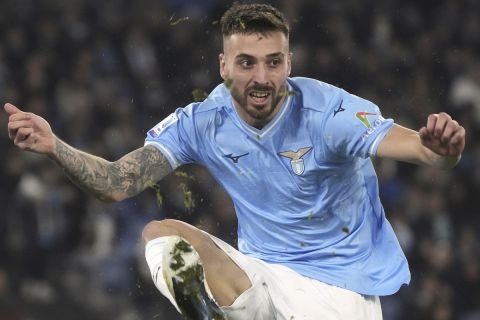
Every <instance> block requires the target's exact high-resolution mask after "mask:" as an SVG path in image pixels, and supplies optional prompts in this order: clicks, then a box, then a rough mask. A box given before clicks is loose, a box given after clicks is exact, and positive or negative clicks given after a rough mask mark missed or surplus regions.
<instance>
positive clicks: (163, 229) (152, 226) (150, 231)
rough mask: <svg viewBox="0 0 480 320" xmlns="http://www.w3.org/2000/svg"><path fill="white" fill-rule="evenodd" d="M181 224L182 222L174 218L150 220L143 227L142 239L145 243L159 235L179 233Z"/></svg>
mask: <svg viewBox="0 0 480 320" xmlns="http://www.w3.org/2000/svg"><path fill="white" fill-rule="evenodd" d="M183 225H184V223H183V222H181V221H179V220H174V219H165V220H154V221H150V222H149V223H147V224H146V225H145V227H144V228H143V232H142V238H143V241H144V242H145V243H147V242H148V241H150V240H153V239H156V238H159V237H164V236H174V235H181V231H180V229H181V228H182V227H183Z"/></svg>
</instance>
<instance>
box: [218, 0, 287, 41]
mask: <svg viewBox="0 0 480 320" xmlns="http://www.w3.org/2000/svg"><path fill="white" fill-rule="evenodd" d="M220 26H221V28H222V35H223V37H224V38H225V37H228V36H230V35H232V34H235V33H244V34H249V33H266V32H271V31H280V32H282V33H283V34H284V35H285V36H286V37H287V38H288V37H289V34H290V27H289V25H288V22H287V20H286V19H285V17H284V16H283V14H282V13H281V12H280V11H279V10H278V9H277V8H275V7H273V6H271V5H269V4H261V3H254V4H239V3H237V2H235V3H234V4H233V5H232V6H231V7H230V9H228V10H227V11H226V12H225V13H224V14H223V16H222V19H221V20H220Z"/></svg>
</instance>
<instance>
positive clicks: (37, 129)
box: [4, 103, 56, 154]
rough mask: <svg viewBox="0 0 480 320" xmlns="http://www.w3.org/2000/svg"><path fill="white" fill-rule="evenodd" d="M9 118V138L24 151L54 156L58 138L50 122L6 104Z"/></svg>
mask: <svg viewBox="0 0 480 320" xmlns="http://www.w3.org/2000/svg"><path fill="white" fill-rule="evenodd" d="M4 108H5V111H6V112H7V113H8V114H9V115H10V116H9V118H8V136H9V137H10V139H11V140H13V142H14V144H15V145H16V146H17V147H19V148H20V149H22V150H28V151H33V152H37V153H44V154H53V153H54V151H55V140H56V137H55V135H54V134H53V132H52V129H51V128H50V125H49V124H48V122H47V121H46V120H45V119H43V118H42V117H40V116H38V115H36V114H33V113H30V112H23V111H22V110H20V109H18V108H17V107H15V106H14V105H13V104H10V103H6V104H5V106H4Z"/></svg>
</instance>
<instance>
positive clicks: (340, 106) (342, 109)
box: [333, 99, 345, 117]
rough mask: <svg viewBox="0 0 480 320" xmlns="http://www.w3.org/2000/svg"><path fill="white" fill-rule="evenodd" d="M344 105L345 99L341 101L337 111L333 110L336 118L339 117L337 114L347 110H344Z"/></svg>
mask: <svg viewBox="0 0 480 320" xmlns="http://www.w3.org/2000/svg"><path fill="white" fill-rule="evenodd" d="M342 104H343V99H342V101H340V105H339V106H338V108H337V109H336V110H333V116H334V117H335V116H336V115H337V113H339V112H342V111H345V108H342Z"/></svg>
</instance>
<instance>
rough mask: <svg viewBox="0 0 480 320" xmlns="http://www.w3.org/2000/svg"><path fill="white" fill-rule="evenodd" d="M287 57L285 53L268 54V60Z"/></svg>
mask: <svg viewBox="0 0 480 320" xmlns="http://www.w3.org/2000/svg"><path fill="white" fill-rule="evenodd" d="M284 56H285V55H284V54H283V52H275V53H270V54H267V58H283V57H284Z"/></svg>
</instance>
